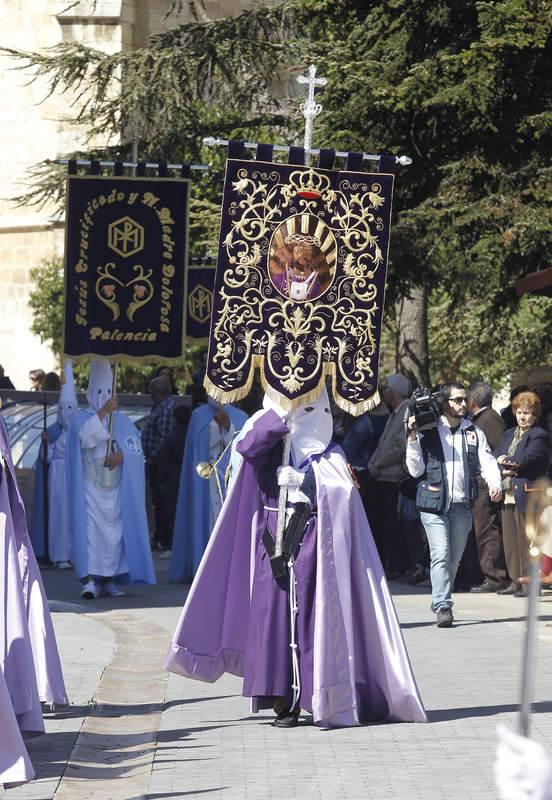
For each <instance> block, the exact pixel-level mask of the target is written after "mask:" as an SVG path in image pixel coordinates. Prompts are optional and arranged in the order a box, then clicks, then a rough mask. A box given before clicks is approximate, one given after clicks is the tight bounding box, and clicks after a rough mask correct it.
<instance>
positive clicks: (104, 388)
mask: <svg viewBox="0 0 552 800" xmlns="http://www.w3.org/2000/svg"><path fill="white" fill-rule="evenodd" d="M112 388H113V373H112V372H111V365H110V363H109V361H104V360H103V359H102V360H100V359H96V360H95V361H92V363H91V364H90V377H89V379H88V390H87V392H86V397H87V399H88V405H89V406H90V408H91V409H92V410H93V411H99V410H100V408H101V407H102V406H103V405H105V403H107V401H108V400H109V399H110V397H111V390H112Z"/></svg>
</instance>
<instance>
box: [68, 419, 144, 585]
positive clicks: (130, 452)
mask: <svg viewBox="0 0 552 800" xmlns="http://www.w3.org/2000/svg"><path fill="white" fill-rule="evenodd" d="M93 413H94V412H92V411H90V410H87V411H79V412H77V414H75V416H74V418H73V420H72V422H71V427H70V428H69V431H68V435H67V492H68V496H69V523H70V526H71V534H72V539H73V562H74V565H75V571H76V573H77V576H78V577H79V578H85V577H86V576H87V575H88V574H89V571H88V542H87V531H86V504H85V494H84V470H83V463H82V453H81V445H80V437H79V434H80V430H81V428H82V426H83V424H84V423H85V422H86V420H88V419H90V417H91V416H93ZM113 438H114V440H115V442H116V443H117V446H118V448H119V450H121V452H122V453H123V456H124V458H123V463H122V466H121V484H120V487H119V490H120V492H121V514H122V520H123V544H124V552H125V559H126V563H127V565H128V572H126V573H123V574H120V575H117V576H114V577H116V579H117V581H119V582H120V583H128V582H131V583H155V571H154V568H153V560H152V557H151V549H150V543H149V530H148V522H147V517H146V503H145V477H144V454H143V451H142V445H141V442H140V434H139V432H138V430H137V428H136V427H135V426H134V424H133V423H132V422H131V421H130V419H129V418H128V417H127V416H126V415H125V414H121V413H118V412H117V413H115V416H114V422H113Z"/></svg>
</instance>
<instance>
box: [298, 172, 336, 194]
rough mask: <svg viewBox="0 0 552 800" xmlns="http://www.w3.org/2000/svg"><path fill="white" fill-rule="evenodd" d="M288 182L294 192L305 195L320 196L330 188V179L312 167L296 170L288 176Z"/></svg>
mask: <svg viewBox="0 0 552 800" xmlns="http://www.w3.org/2000/svg"><path fill="white" fill-rule="evenodd" d="M289 182H290V184H291V186H292V187H293V188H294V189H295V192H296V194H300V195H304V196H307V197H320V195H322V194H323V193H324V192H325V191H327V190H328V189H329V188H330V179H329V177H328V176H327V175H321V174H320V173H319V172H316V170H314V169H307V170H297V171H296V172H292V173H291V175H290V176H289Z"/></svg>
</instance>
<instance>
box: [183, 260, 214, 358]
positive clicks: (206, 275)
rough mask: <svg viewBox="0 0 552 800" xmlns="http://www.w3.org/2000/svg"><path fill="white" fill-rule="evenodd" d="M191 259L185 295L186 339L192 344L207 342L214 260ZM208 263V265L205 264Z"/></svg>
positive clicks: (211, 309)
mask: <svg viewBox="0 0 552 800" xmlns="http://www.w3.org/2000/svg"><path fill="white" fill-rule="evenodd" d="M194 261H196V259H194V258H192V259H191V263H190V266H189V267H188V277H187V286H188V289H187V295H186V338H187V339H189V340H191V341H194V342H196V343H197V342H204V343H207V342H208V341H209V328H210V327H211V313H212V311H213V294H214V288H215V261H214V259H211V258H209V259H202V258H198V259H197V261H199V264H195V263H194ZM206 262H208V263H206Z"/></svg>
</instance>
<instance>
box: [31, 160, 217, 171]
mask: <svg viewBox="0 0 552 800" xmlns="http://www.w3.org/2000/svg"><path fill="white" fill-rule="evenodd" d="M45 163H46V164H68V163H69V159H68V158H56V159H53V160H51V159H46V162H45ZM91 163H92V159H90V158H84V159H83V158H78V159H76V160H75V164H76V165H77V166H78V167H89V166H90V164H91ZM98 164H99V165H100V167H114V166H115V164H121V165H122V166H123V167H137V166H138V163H137V162H136V161H98ZM144 166H145V167H146V169H157V168H158V167H159V166H160V165H159V162H156V161H153V162H150V161H146V162H145V164H144ZM165 166H166V167H167V169H182V167H185V166H188V165H187V164H165ZM189 166H190V169H197V170H208V169H209V164H190V165H189Z"/></svg>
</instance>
